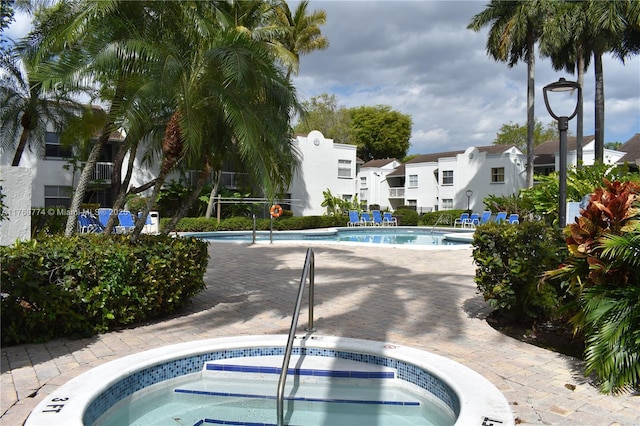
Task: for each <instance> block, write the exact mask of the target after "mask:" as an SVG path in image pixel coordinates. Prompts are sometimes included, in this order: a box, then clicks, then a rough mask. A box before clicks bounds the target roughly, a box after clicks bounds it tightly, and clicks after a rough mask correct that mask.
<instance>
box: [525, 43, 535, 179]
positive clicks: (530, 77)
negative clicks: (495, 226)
mask: <svg viewBox="0 0 640 426" xmlns="http://www.w3.org/2000/svg"><path fill="white" fill-rule="evenodd" d="M527 45H528V52H527V168H526V172H527V182H526V185H527V188H531V187H533V159H534V156H533V149H534V126H535V110H534V106H535V68H536V56H535V51H534V49H535V44H534V40H533V34H532V33H531V31H529V33H528V34H527Z"/></svg>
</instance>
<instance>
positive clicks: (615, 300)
mask: <svg viewBox="0 0 640 426" xmlns="http://www.w3.org/2000/svg"><path fill="white" fill-rule="evenodd" d="M603 182H604V187H603V188H598V189H596V190H595V191H594V193H593V194H592V195H591V200H590V202H589V204H588V206H587V207H586V208H585V209H584V210H581V212H580V213H581V217H579V218H577V220H576V223H573V224H571V225H569V226H567V227H566V228H565V236H566V242H567V248H568V250H569V257H568V258H567V259H566V260H565V262H564V263H563V264H562V265H560V267H559V268H558V269H557V270H553V271H548V272H547V273H546V274H545V278H546V279H558V280H561V281H562V282H563V285H564V286H565V287H566V289H567V291H568V292H569V293H571V294H572V295H574V296H575V298H576V300H577V303H578V306H577V312H578V313H577V315H575V316H574V317H573V318H572V319H571V322H572V324H573V326H574V331H575V332H576V333H578V332H582V333H583V334H584V337H585V373H586V374H591V373H595V375H596V376H597V380H598V382H599V387H600V390H601V391H602V392H605V393H620V392H625V391H630V390H634V389H636V390H637V389H638V387H639V386H640V185H639V184H638V183H637V182H634V181H630V182H618V181H615V182H610V181H608V180H606V179H605V180H604V181H603Z"/></svg>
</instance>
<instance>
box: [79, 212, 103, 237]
mask: <svg viewBox="0 0 640 426" xmlns="http://www.w3.org/2000/svg"><path fill="white" fill-rule="evenodd" d="M78 231H79V232H80V233H81V234H89V233H92V234H98V233H101V232H104V226H102V224H101V223H100V222H99V221H98V219H96V218H95V217H94V216H93V215H92V214H90V213H80V214H79V215H78Z"/></svg>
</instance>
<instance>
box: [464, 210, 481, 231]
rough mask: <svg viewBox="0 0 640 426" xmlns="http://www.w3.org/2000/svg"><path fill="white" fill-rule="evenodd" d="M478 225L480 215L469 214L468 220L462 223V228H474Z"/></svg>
mask: <svg viewBox="0 0 640 426" xmlns="http://www.w3.org/2000/svg"><path fill="white" fill-rule="evenodd" d="M479 223H480V215H479V214H478V213H471V215H470V216H469V218H468V219H467V220H465V221H464V222H462V227H463V228H475V227H476V225H477V224H479Z"/></svg>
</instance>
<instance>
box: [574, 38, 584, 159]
mask: <svg viewBox="0 0 640 426" xmlns="http://www.w3.org/2000/svg"><path fill="white" fill-rule="evenodd" d="M576 66H577V67H578V85H580V88H581V89H584V54H583V53H582V49H581V48H579V49H578V59H577V61H576ZM583 103H584V102H579V104H578V116H577V117H576V157H577V162H578V164H577V168H578V169H581V168H582V144H583V138H584V134H583V132H584V130H583V128H584V118H583V117H584V109H583V106H582V104H583Z"/></svg>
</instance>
